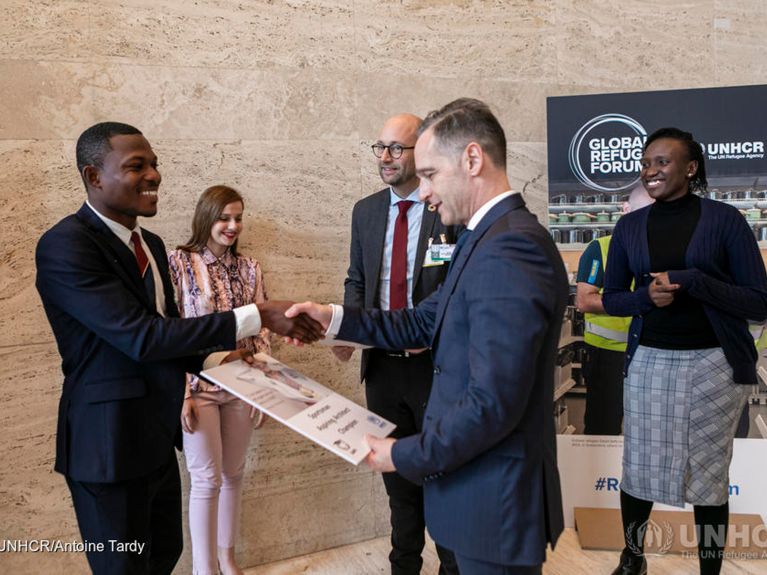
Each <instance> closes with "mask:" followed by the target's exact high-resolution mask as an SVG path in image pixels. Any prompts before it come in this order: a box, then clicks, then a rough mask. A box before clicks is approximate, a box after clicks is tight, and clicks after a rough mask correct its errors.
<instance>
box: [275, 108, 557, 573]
mask: <svg viewBox="0 0 767 575" xmlns="http://www.w3.org/2000/svg"><path fill="white" fill-rule="evenodd" d="M415 161H416V167H417V172H418V175H419V176H420V178H421V197H422V198H423V199H424V200H426V201H428V202H430V203H431V205H433V206H436V208H437V211H438V212H439V215H440V218H441V219H442V223H443V224H445V225H451V224H465V225H466V227H467V229H468V230H469V231H468V233H464V234H462V235H461V237H460V238H459V240H458V247H457V248H456V251H455V252H454V254H453V259H452V263H451V267H450V270H449V271H448V274H447V278H446V280H445V283H444V284H442V286H441V287H440V288H439V290H438V291H437V292H435V293H434V294H433V295H432V296H430V297H428V298H426V299H425V300H424V301H422V302H421V303H420V304H419V305H418V306H416V307H415V308H414V309H405V310H397V311H389V312H384V311H381V310H362V309H360V308H352V307H346V306H344V307H340V306H321V305H318V304H313V303H311V302H306V303H304V304H298V305H296V306H293V308H291V309H290V310H288V312H287V315H288V316H291V315H292V314H294V313H299V312H306V313H309V314H310V315H311V316H312V317H314V318H315V319H317V320H318V321H319V322H320V323H322V324H323V327H325V326H327V327H326V329H327V335H329V336H331V337H332V336H337V337H338V338H339V339H342V340H347V341H348V340H351V341H359V342H362V343H366V344H371V345H375V346H377V347H382V348H388V349H403V348H413V347H424V346H431V348H432V355H433V358H434V380H433V384H432V391H431V396H430V397H429V403H428V406H427V408H426V416H425V420H424V425H423V430H422V431H421V432H420V433H418V434H415V435H411V436H409V437H404V438H400V439H392V438H386V439H378V438H373V437H369V438H368V442H369V444H370V447H371V450H372V451H371V453H370V454H369V455H368V459H367V461H368V464H369V465H370V466H371V467H372V468H374V469H377V470H380V471H384V472H386V471H393V470H395V469H396V471H397V472H399V473H400V474H401V475H402V476H404V477H406V478H408V479H410V480H411V481H413V482H414V483H419V484H423V486H424V499H425V510H426V525H427V527H428V529H429V532H430V533H431V535H432V536H433V537H434V540H435V541H436V542H438V543H440V544H441V545H443V546H445V547H447V548H448V549H451V550H453V551H454V553H455V555H456V558H457V560H458V567H459V569H460V571H461V573H462V575H480V574H481V575H493V574H505V575H511V574H514V575H518V574H519V575H521V574H534V573H541V568H542V567H541V566H542V563H543V561H544V559H545V556H546V546H547V544H548V543H551V544H552V546H553V545H554V543H555V542H556V540H557V537H558V535H559V533H560V532H561V531H562V528H563V517H562V502H561V494H560V485H559V474H558V471H557V465H556V437H555V430H554V418H553V385H554V382H553V379H554V365H555V361H556V354H557V345H558V340H559V333H560V327H561V323H562V317H563V314H564V310H565V305H566V302H567V293H568V287H567V276H566V273H565V269H564V265H563V264H562V260H561V258H560V256H559V253H558V252H557V249H556V246H555V245H554V242H553V241H552V240H551V237H550V236H549V234H548V232H547V231H546V230H545V229H544V228H543V227H542V226H541V225H540V224H539V223H538V221H537V220H536V218H535V217H534V216H533V215H532V214H530V212H528V210H527V209H526V208H525V203H524V201H523V200H522V197H521V196H520V195H519V194H518V193H514V192H511V191H509V188H510V186H509V181H508V178H507V175H506V139H505V136H504V133H503V129H502V128H501V126H500V124H499V123H498V120H497V119H496V118H495V116H494V115H493V114H492V112H491V111H490V110H489V108H488V107H487V106H486V105H485V104H483V103H482V102H479V101H477V100H471V99H460V100H456V101H455V102H452V103H450V104H448V105H446V106H445V107H444V108H442V109H440V110H437V111H435V112H432V113H431V114H429V116H428V117H427V118H426V120H425V121H424V124H423V126H422V128H421V131H420V136H419V138H418V141H417V143H416V147H415Z"/></svg>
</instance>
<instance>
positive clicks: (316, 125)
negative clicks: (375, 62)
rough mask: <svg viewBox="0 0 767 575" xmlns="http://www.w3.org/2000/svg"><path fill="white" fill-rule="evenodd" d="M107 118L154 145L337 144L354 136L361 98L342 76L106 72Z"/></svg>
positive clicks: (141, 69)
mask: <svg viewBox="0 0 767 575" xmlns="http://www.w3.org/2000/svg"><path fill="white" fill-rule="evenodd" d="M93 92H94V95H93V101H94V108H95V110H96V112H95V113H96V116H97V117H99V118H105V119H106V118H116V117H122V118H125V120H123V121H127V122H129V123H133V124H135V125H136V126H137V127H139V128H140V129H141V130H142V131H143V132H144V133H145V134H146V135H147V137H148V138H149V140H150V141H152V140H157V139H160V138H163V139H191V140H199V139H206V140H218V141H221V140H238V139H242V140H261V139H265V140H271V139H337V138H344V137H349V136H351V135H353V134H354V119H353V118H354V116H353V113H354V104H355V100H354V91H353V89H352V86H351V85H350V84H349V83H348V81H347V78H346V76H345V75H344V74H343V73H340V72H318V71H295V70H292V71H282V72H281V71H275V72H261V71H253V70H244V69H213V68H194V67H186V68H173V67H159V66H132V65H131V66H127V65H126V66H109V65H102V66H100V67H99V69H98V70H97V72H96V74H95V77H94V85H93Z"/></svg>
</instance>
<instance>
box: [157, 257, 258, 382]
mask: <svg viewBox="0 0 767 575" xmlns="http://www.w3.org/2000/svg"><path fill="white" fill-rule="evenodd" d="M168 264H169V266H170V276H171V280H172V281H173V286H174V288H175V291H176V304H177V305H178V311H179V313H180V314H181V317H198V316H201V315H206V314H209V313H214V312H218V311H230V310H232V309H234V308H236V307H240V306H243V305H247V304H249V303H262V302H265V301H266V299H267V298H266V289H265V287H264V275H263V273H262V272H261V265H260V264H259V263H258V262H257V261H255V260H252V259H251V258H248V257H245V256H235V255H233V254H232V253H231V250H227V251H226V252H225V253H224V255H223V256H221V257H220V258H218V257H216V256H215V255H214V254H213V252H212V251H210V250H209V249H208V248H207V247H205V248H203V249H202V251H201V252H188V251H184V250H178V249H177V250H173V251H171V252H170V253H169V254H168ZM237 349H249V350H250V351H252V352H253V353H258V352H264V353H270V352H271V346H270V343H269V330H267V329H266V328H264V329H262V330H261V331H260V332H259V334H258V335H256V336H253V337H246V338H244V339H241V340H239V341H238V342H237ZM188 383H189V387H190V388H191V390H192V391H194V392H197V391H220V390H221V388H220V387H218V386H217V385H213V384H211V383H208V382H206V381H203V380H201V379H199V378H198V377H197V376H195V375H191V374H189V375H188Z"/></svg>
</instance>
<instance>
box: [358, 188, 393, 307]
mask: <svg viewBox="0 0 767 575" xmlns="http://www.w3.org/2000/svg"><path fill="white" fill-rule="evenodd" d="M390 197H391V196H390V194H389V188H386V189H385V190H381V191H380V192H378V196H377V198H376V202H375V205H374V206H373V209H371V210H370V211H369V212H368V213H367V214H366V216H367V217H366V218H365V221H364V222H363V225H364V228H363V229H364V230H367V233H365V245H364V246H363V252H362V253H363V256H362V257H364V258H365V260H366V261H365V269H366V270H370V272H371V273H366V274H365V294H366V295H365V299H366V300H367V301H366V302H365V305H366V307H378V301H379V293H378V285H379V281H378V279H379V276H380V275H381V261H382V260H383V252H384V243H385V241H386V224H387V222H388V220H389V205H390V204H391V202H390V201H389V198H390ZM368 294H370V296H368Z"/></svg>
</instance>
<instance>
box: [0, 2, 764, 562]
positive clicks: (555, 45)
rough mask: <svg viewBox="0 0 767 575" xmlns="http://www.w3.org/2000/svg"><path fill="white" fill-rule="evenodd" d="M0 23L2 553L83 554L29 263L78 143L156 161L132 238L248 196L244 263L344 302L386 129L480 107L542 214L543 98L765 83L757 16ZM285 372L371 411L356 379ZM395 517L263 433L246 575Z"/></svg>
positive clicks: (285, 14) (479, 12)
mask: <svg viewBox="0 0 767 575" xmlns="http://www.w3.org/2000/svg"><path fill="white" fill-rule="evenodd" d="M0 16H1V17H2V22H3V26H2V29H1V30H0V102H1V103H2V104H1V105H0V158H2V166H3V167H2V169H0V206H1V207H2V210H0V222H1V225H0V237H2V240H3V241H2V243H3V250H2V260H0V326H1V327H2V329H0V357H2V364H1V365H2V372H3V375H4V380H5V382H6V383H5V385H4V389H5V391H4V393H2V394H1V395H0V429H2V433H0V454H1V455H2V459H3V464H2V466H1V467H0V506H1V507H0V509H1V511H0V513H1V514H2V521H0V540H4V539H60V540H63V541H71V540H76V539H78V537H79V536H78V532H77V528H76V523H75V518H74V513H73V511H72V507H71V504H70V501H69V495H68V492H67V489H66V487H65V484H64V480H63V478H62V477H61V476H59V475H58V474H55V473H54V472H53V471H52V466H53V455H54V430H55V420H56V406H57V400H58V396H59V392H60V387H61V375H60V366H59V358H58V354H57V352H56V348H55V344H54V341H53V338H52V335H51V332H50V330H49V328H48V325H47V322H46V321H45V317H44V315H43V312H42V309H41V306H40V303H39V300H38V297H37V294H36V292H35V289H34V274H35V270H34V262H33V250H34V245H35V242H36V241H37V238H38V237H39V236H40V234H41V233H42V232H43V231H44V230H45V229H46V228H48V227H49V226H51V225H52V224H53V223H54V222H56V221H57V220H59V219H60V218H61V217H63V216H64V215H66V214H68V213H71V212H72V211H74V210H76V209H77V208H78V206H79V205H80V203H81V202H82V200H83V198H84V192H83V190H82V188H81V184H80V183H79V178H78V175H77V171H76V169H75V168H74V161H73V156H74V142H75V139H76V138H77V136H78V135H79V133H80V132H81V131H82V130H83V129H84V128H86V127H87V126H89V125H91V124H93V123H95V122H98V121H104V120H119V121H124V122H128V123H131V124H134V125H136V126H137V127H139V128H140V129H141V130H143V131H144V133H145V134H146V136H147V137H148V139H149V140H150V142H152V144H153V145H154V147H155V149H156V151H157V153H158V155H159V158H160V169H161V171H162V173H163V176H164V181H163V184H162V187H161V204H160V212H159V215H158V216H157V217H155V218H154V219H153V220H151V221H148V222H145V225H146V226H147V227H148V228H150V229H152V230H153V231H155V232H158V233H160V234H161V235H162V236H163V237H164V238H165V240H166V242H167V244H168V245H169V246H173V245H174V244H176V243H177V242H179V241H182V240H184V239H186V235H187V233H188V225H189V221H190V216H191V214H192V211H193V207H194V203H195V201H196V198H197V196H198V194H199V193H200V192H201V191H202V189H203V188H204V187H206V186H208V185H210V184H213V183H228V184H230V185H233V186H235V187H237V188H239V189H240V190H242V191H243V192H244V195H245V197H246V201H247V206H246V226H247V229H246V231H245V233H244V238H243V242H242V244H243V247H244V249H245V250H246V251H247V252H248V253H250V254H253V255H254V256H256V257H257V258H258V259H260V260H261V262H262V263H263V266H264V269H265V272H266V279H267V282H268V289H269V293H270V294H271V296H272V297H279V298H297V299H303V298H308V297H312V298H316V299H319V300H338V299H339V298H340V297H341V294H342V285H343V279H344V276H345V269H346V265H347V255H346V254H347V246H348V240H349V222H350V215H351V209H352V205H353V203H354V202H355V201H356V200H357V199H359V198H362V197H363V196H365V195H366V194H368V193H371V192H373V191H375V190H377V189H378V188H379V183H380V182H379V181H378V178H377V176H376V173H375V164H374V158H373V156H372V154H371V153H370V151H369V148H368V146H369V144H370V143H372V142H371V141H372V140H374V139H375V137H376V135H377V131H378V129H379V127H380V125H381V124H382V122H383V120H384V119H385V118H386V117H387V116H389V115H391V114H393V113H396V112H400V111H412V112H415V113H419V114H424V113H426V112H427V111H428V110H430V109H433V108H435V107H438V106H440V105H442V104H444V103H446V102H447V101H449V100H451V99H453V98H455V97H458V96H464V95H468V96H475V97H479V98H482V99H485V100H486V101H488V102H489V103H490V104H491V105H492V106H493V107H494V109H495V110H496V111H497V113H498V115H499V117H500V118H501V120H502V123H503V125H504V126H505V128H506V132H507V136H508V139H509V142H510V146H509V170H510V175H511V180H512V183H513V186H514V187H515V188H516V189H520V190H523V191H524V194H525V197H526V198H527V200H528V202H529V204H530V205H531V206H532V208H533V209H534V211H535V212H536V213H537V214H539V216H544V217H545V204H546V185H547V182H546V157H545V154H546V151H545V147H546V144H545V136H546V131H545V129H546V116H545V110H546V107H545V106H546V97H547V96H554V95H568V94H583V93H601V92H617V91H639V90H657V89H669V88H688V87H705V86H726V85H737V84H757V83H764V82H767V59H765V58H764V53H765V48H767V41H766V40H765V37H764V30H765V29H767V4H765V3H764V2H763V0H699V1H683V0H679V1H672V2H669V1H668V0H664V1H660V0H641V1H640V0H624V1H618V0H399V1H389V0H287V1H280V0H278V1H275V0H242V1H240V2H234V1H228V0H196V1H195V2H187V1H184V0H151V1H149V0H101V1H100V2H90V1H88V0H2V2H0ZM275 355H276V356H277V357H279V358H280V359H283V360H285V361H287V362H288V363H291V364H294V365H296V366H297V367H299V368H300V369H302V370H304V371H306V372H307V373H308V374H309V375H311V376H314V377H316V378H317V379H319V380H320V381H323V382H326V383H328V384H330V385H332V386H333V387H334V388H336V389H338V390H339V391H340V392H342V393H345V394H348V395H350V396H351V397H353V398H355V399H357V400H359V401H362V399H363V395H362V390H361V387H360V386H359V385H358V384H357V381H356V374H357V368H358V365H357V362H356V361H353V362H351V363H350V364H348V365H344V364H339V363H337V362H335V361H334V360H333V359H332V358H331V356H330V354H329V353H328V352H327V350H322V349H320V350H315V349H311V350H308V351H304V350H296V349H287V348H285V347H284V346H279V345H277V346H275ZM182 468H183V462H182ZM387 522H388V513H387V510H386V503H385V497H384V495H383V490H382V488H381V482H380V478H379V477H377V476H374V475H373V474H371V473H370V472H368V471H366V470H365V469H363V468H359V469H355V468H353V467H351V466H349V465H347V464H346V463H343V462H342V461H341V460H339V459H337V458H335V457H333V456H331V455H329V454H328V453H326V452H324V451H322V450H320V449H318V448H315V447H314V446H313V445H312V444H310V443H309V442H308V441H305V440H303V439H301V438H299V437H298V436H297V435H296V434H294V433H292V432H290V431H288V430H287V429H285V428H283V427H280V426H279V425H277V424H274V423H273V422H272V423H270V424H268V425H267V426H266V428H265V429H263V430H260V431H258V432H256V433H254V436H253V441H252V445H251V448H250V453H249V458H248V464H247V472H246V486H245V497H244V509H243V520H242V526H243V527H242V535H241V538H240V543H239V545H238V551H239V556H240V558H241V563H242V564H243V565H255V564H258V563H262V562H266V561H270V560H273V559H277V558H281V557H287V556H291V555H296V554H302V553H307V552H311V551H316V550H318V549H322V548H327V547H332V546H336V545H340V544H343V543H348V542H352V541H358V540H363V539H367V538H371V537H374V536H378V535H381V534H384V533H386V532H387V531H388V525H387ZM188 549H189V547H188V545H187V550H186V551H185V554H184V557H183V559H182V561H181V563H180V564H179V568H178V569H177V572H179V573H182V572H189V570H190V559H189V551H188ZM0 571H1V572H3V573H39V572H46V573H64V572H66V573H68V574H72V573H83V572H86V571H87V567H86V563H85V561H84V559H83V557H82V556H79V555H75V554H66V553H60V554H46V555H43V554H33V553H25V554H0Z"/></svg>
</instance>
